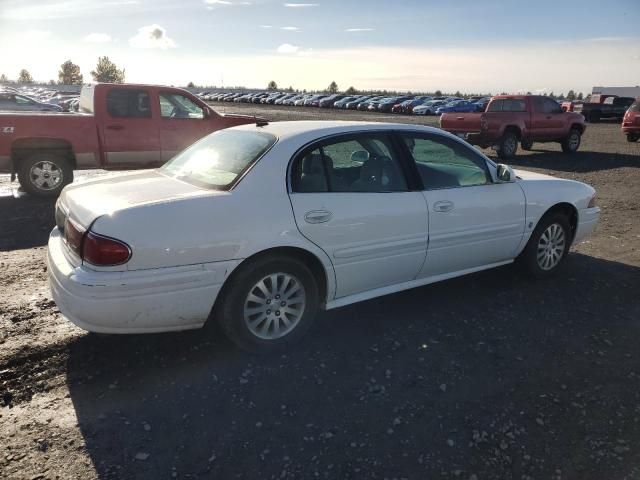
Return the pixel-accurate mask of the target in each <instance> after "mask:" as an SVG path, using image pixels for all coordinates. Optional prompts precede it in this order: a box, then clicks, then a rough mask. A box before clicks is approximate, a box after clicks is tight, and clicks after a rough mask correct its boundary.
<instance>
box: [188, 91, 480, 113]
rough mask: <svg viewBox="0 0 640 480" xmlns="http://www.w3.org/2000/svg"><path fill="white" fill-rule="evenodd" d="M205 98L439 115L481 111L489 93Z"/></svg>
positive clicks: (207, 95)
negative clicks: (443, 95) (467, 95)
mask: <svg viewBox="0 0 640 480" xmlns="http://www.w3.org/2000/svg"><path fill="white" fill-rule="evenodd" d="M197 95H198V96H199V97H200V98H202V99H203V100H205V101H209V102H234V103H256V104H266V105H284V106H296V107H319V108H339V109H344V110H359V111H369V112H383V113H399V114H407V115H409V114H415V115H440V114H442V113H445V112H482V111H484V109H485V108H486V106H487V104H488V103H489V100H490V97H479V96H476V97H470V98H467V99H465V98H460V97H432V96H427V95H403V96H388V95H386V96H385V95H347V94H341V93H335V94H314V93H286V92H255V93H243V92H230V93H229V92H228V93H216V92H201V93H199V94H197Z"/></svg>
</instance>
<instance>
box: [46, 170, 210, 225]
mask: <svg viewBox="0 0 640 480" xmlns="http://www.w3.org/2000/svg"><path fill="white" fill-rule="evenodd" d="M212 193H213V192H212V191H211V190H206V189H203V188H198V187H196V186H193V185H191V184H189V183H186V182H182V181H180V180H176V179H174V178H171V177H168V176H166V175H163V174H162V173H160V172H159V171H158V170H145V171H143V172H137V173H132V174H124V175H117V176H113V177H109V178H102V179H99V180H90V181H88V182H84V183H77V184H76V183H74V184H71V185H69V186H67V187H66V188H65V189H64V190H63V191H62V194H61V195H60V199H59V200H58V202H59V205H61V206H62V208H63V209H64V210H65V211H66V212H68V214H69V215H70V216H71V218H72V219H73V220H75V221H76V222H79V223H80V225H81V226H82V227H84V228H88V227H89V226H90V225H91V223H92V222H93V221H94V220H95V219H96V218H98V217H100V216H101V215H108V214H110V213H113V212H115V211H118V210H122V209H126V208H130V207H134V206H139V205H144V204H151V203H161V202H167V201H170V200H176V199H181V198H186V197H197V196H204V195H210V194H212Z"/></svg>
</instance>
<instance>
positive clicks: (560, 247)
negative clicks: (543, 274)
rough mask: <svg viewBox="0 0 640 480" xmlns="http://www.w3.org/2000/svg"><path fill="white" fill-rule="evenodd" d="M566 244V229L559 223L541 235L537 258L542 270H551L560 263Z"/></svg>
mask: <svg viewBox="0 0 640 480" xmlns="http://www.w3.org/2000/svg"><path fill="white" fill-rule="evenodd" d="M565 242H566V238H565V233H564V229H563V228H562V226H561V225H560V224H558V223H552V224H551V225H549V226H548V227H547V229H546V230H545V231H544V232H543V233H542V235H540V240H538V249H537V253H536V258H537V260H538V266H539V267H540V268H541V269H542V270H545V271H546V270H551V269H553V268H554V267H556V266H557V265H558V264H559V263H560V260H562V256H563V255H564V249H565Z"/></svg>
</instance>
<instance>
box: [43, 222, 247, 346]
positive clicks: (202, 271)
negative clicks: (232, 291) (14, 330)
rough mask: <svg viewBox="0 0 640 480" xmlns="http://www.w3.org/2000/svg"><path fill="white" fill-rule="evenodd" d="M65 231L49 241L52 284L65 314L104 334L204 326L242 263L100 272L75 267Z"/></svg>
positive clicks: (50, 280) (48, 255)
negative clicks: (223, 285)
mask: <svg viewBox="0 0 640 480" xmlns="http://www.w3.org/2000/svg"><path fill="white" fill-rule="evenodd" d="M64 248H65V247H64V244H63V242H62V238H61V235H60V232H59V231H58V229H57V228H54V229H53V231H52V232H51V236H50V237H49V245H48V254H47V266H48V274H49V285H50V288H51V293H52V296H53V299H54V301H55V302H56V304H57V305H58V308H59V309H60V312H62V314H63V315H64V316H65V317H67V318H68V319H69V320H70V321H71V322H72V323H74V324H75V325H77V326H78V327H80V328H82V329H84V330H88V331H90V332H99V333H151V332H167V331H175V330H188V329H192V328H198V327H201V326H202V325H203V324H204V322H205V321H206V320H207V318H208V317H209V314H210V312H211V309H212V307H213V304H214V302H215V300H216V297H217V295H218V293H219V292H220V289H221V287H222V284H223V283H224V280H225V279H226V278H227V277H228V275H229V273H230V272H231V271H232V270H233V269H234V268H235V266H236V265H237V264H238V263H239V261H236V260H232V261H228V262H216V263H208V264H200V265H188V266H183V267H169V268H158V269H151V270H136V271H129V272H126V271H125V272H108V271H101V272H97V271H94V270H90V269H88V268H86V267H84V266H74V265H73V264H72V263H71V262H70V261H69V259H68V258H67V256H66V255H65V252H64Z"/></svg>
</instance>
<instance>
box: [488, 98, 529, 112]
mask: <svg viewBox="0 0 640 480" xmlns="http://www.w3.org/2000/svg"><path fill="white" fill-rule="evenodd" d="M526 111H527V105H526V103H525V101H524V99H522V98H501V99H497V100H494V101H493V102H491V103H490V104H489V107H488V108H487V112H526Z"/></svg>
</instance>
